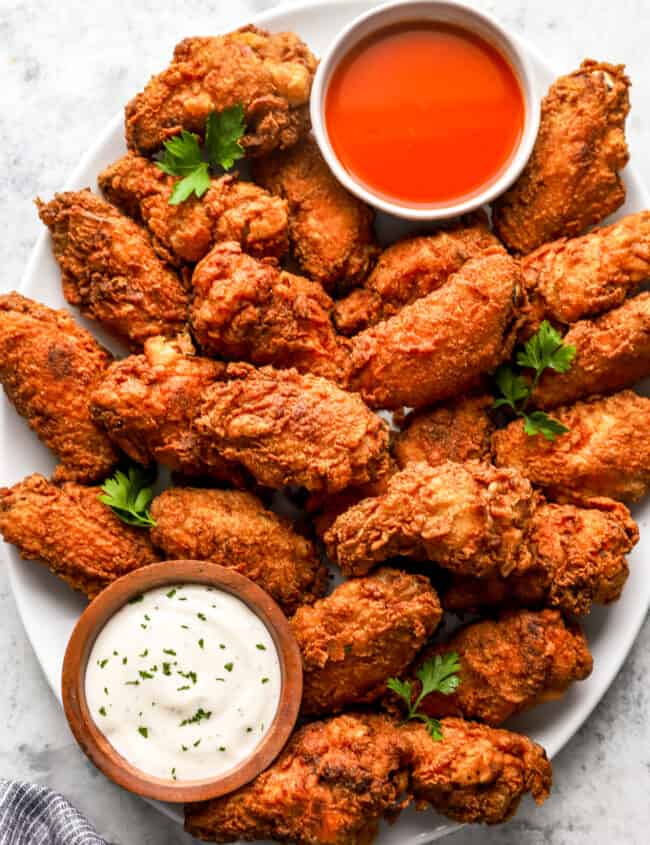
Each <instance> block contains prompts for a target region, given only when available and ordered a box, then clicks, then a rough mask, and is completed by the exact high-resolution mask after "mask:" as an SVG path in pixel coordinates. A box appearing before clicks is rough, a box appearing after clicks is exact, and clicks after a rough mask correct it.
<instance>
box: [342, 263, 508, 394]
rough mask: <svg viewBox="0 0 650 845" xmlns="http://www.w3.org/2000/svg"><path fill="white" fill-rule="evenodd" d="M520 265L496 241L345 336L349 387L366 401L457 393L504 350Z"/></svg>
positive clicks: (504, 356)
mask: <svg viewBox="0 0 650 845" xmlns="http://www.w3.org/2000/svg"><path fill="white" fill-rule="evenodd" d="M519 293H520V272H519V268H518V266H517V263H516V262H515V261H514V260H513V259H512V258H510V256H508V255H507V254H506V253H505V252H504V251H503V250H502V249H501V248H494V249H493V250H487V251H486V252H484V253H483V254H482V255H481V256H480V257H478V258H474V259H470V260H469V261H467V262H466V263H465V264H464V265H463V266H462V267H461V269H460V270H459V271H458V272H457V273H455V274H454V275H452V276H450V278H449V279H448V280H447V282H446V283H445V284H444V285H443V286H442V287H441V288H440V289H439V290H436V291H434V292H433V293H430V294H428V295H427V296H424V297H422V298H421V299H418V300H416V301H415V302H413V303H412V304H411V305H405V306H404V307H403V308H402V309H401V310H400V311H399V312H398V313H397V314H396V315H395V316H394V317H391V318H390V319H388V320H385V321H384V322H382V323H378V324H377V325H376V326H373V327H372V328H369V329H366V331H364V332H361V333H360V334H358V335H355V337H353V338H352V356H351V375H350V381H349V386H350V387H351V389H353V390H358V391H359V392H360V393H361V396H362V397H363V399H364V400H365V401H366V402H367V403H368V405H370V407H372V408H389V409H395V408H400V407H402V406H404V405H407V406H409V407H412V408H420V407H422V406H423V405H431V404H433V403H434V402H440V401H442V400H444V399H449V398H451V397H453V396H457V395H458V394H460V393H463V392H465V391H467V390H468V389H470V388H471V387H473V386H474V385H475V384H476V383H477V381H478V379H479V377H480V376H481V374H483V373H486V372H488V371H489V370H493V369H494V368H495V367H497V366H498V365H499V364H500V363H501V362H502V361H504V360H506V359H507V358H508V357H509V356H510V352H511V351H512V347H513V345H514V341H515V335H516V328H517V306H518V302H519Z"/></svg>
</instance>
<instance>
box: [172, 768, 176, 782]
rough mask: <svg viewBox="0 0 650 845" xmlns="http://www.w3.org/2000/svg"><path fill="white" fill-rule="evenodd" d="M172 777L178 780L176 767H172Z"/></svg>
mask: <svg viewBox="0 0 650 845" xmlns="http://www.w3.org/2000/svg"><path fill="white" fill-rule="evenodd" d="M172 779H173V780H176V767H174V768H173V769H172Z"/></svg>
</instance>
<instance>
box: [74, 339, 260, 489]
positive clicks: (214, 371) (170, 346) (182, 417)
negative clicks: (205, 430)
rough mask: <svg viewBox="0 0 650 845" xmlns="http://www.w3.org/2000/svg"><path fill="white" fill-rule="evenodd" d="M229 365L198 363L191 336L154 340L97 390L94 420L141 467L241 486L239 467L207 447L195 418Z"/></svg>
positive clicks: (119, 365)
mask: <svg viewBox="0 0 650 845" xmlns="http://www.w3.org/2000/svg"><path fill="white" fill-rule="evenodd" d="M224 375H225V365H224V364H223V363H221V362H219V361H211V360H210V359H208V358H200V357H198V356H196V355H195V354H194V347H193V346H192V342H191V340H190V339H189V337H187V336H180V337H178V338H176V339H175V340H167V339H165V338H162V337H155V338H150V339H149V340H148V341H147V342H146V343H145V347H144V353H143V354H142V355H130V356H129V357H128V358H125V359H123V360H122V361H116V362H115V363H114V364H113V365H112V366H111V367H110V368H109V369H108V371H107V372H106V374H105V376H104V377H103V379H102V380H101V382H99V384H97V385H96V386H95V389H94V391H93V393H92V397H91V413H92V416H93V419H94V420H95V421H96V422H97V423H99V424H100V425H101V426H102V427H103V428H104V429H105V430H106V431H107V432H108V434H109V436H110V437H111V439H112V440H113V441H114V442H115V443H117V444H118V445H119V447H120V448H121V449H123V450H124V451H125V452H126V454H127V455H128V456H129V457H130V458H132V459H133V460H134V461H137V462H138V463H140V464H145V465H147V464H152V463H155V462H159V463H161V464H163V465H164V466H167V467H169V468H170V469H172V470H174V471H176V472H179V473H181V474H183V475H185V476H188V477H190V478H191V477H196V476H202V475H205V476H212V477H213V478H216V479H218V480H222V481H224V480H225V481H231V482H233V483H235V484H238V485H239V484H241V483H242V482H243V480H244V473H243V472H242V469H241V467H239V466H238V465H237V464H234V463H231V462H230V461H227V460H226V459H225V458H223V457H222V456H221V455H220V454H218V453H217V451H216V450H215V449H214V448H213V447H212V445H211V444H210V443H209V442H207V441H204V440H203V439H202V438H201V436H200V435H199V433H198V431H197V430H196V429H195V427H194V418H195V417H196V415H197V412H198V408H199V406H200V403H201V401H202V398H203V394H204V392H205V391H206V390H207V388H208V387H209V386H210V385H211V384H213V383H214V382H215V381H218V380H219V379H221V378H223V377H224Z"/></svg>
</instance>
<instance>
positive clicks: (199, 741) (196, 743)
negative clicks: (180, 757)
mask: <svg viewBox="0 0 650 845" xmlns="http://www.w3.org/2000/svg"><path fill="white" fill-rule="evenodd" d="M200 744H201V740H200V739H197V741H196V742H195V743H193V745H194V747H195V748H198V747H199V745H200Z"/></svg>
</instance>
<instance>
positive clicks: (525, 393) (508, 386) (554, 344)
mask: <svg viewBox="0 0 650 845" xmlns="http://www.w3.org/2000/svg"><path fill="white" fill-rule="evenodd" d="M575 354H576V348H575V346H568V345H565V344H564V343H563V342H562V337H561V336H560V334H559V332H557V331H556V330H555V329H554V328H553V326H551V324H550V323H549V322H548V321H547V320H544V321H543V322H542V324H541V325H540V327H539V329H538V330H537V331H536V332H535V334H534V335H533V336H532V337H531V338H530V340H528V341H526V343H525V345H524V346H523V348H521V349H519V350H518V351H517V354H516V355H515V363H516V364H517V365H518V366H519V367H522V368H524V369H530V370H533V377H532V381H530V382H529V381H528V379H526V378H524V377H523V376H522V375H520V374H518V373H516V372H515V371H514V369H513V367H512V365H511V364H502V365H501V366H500V367H499V368H498V370H497V371H496V372H495V374H494V381H495V384H496V386H497V387H498V389H499V390H500V391H501V394H502V395H501V396H500V397H499V398H497V399H495V401H494V406H493V407H495V408H500V407H502V406H504V405H505V406H507V407H509V408H510V409H511V410H512V411H513V412H514V414H515V415H516V416H518V417H522V418H523V420H524V431H525V432H526V434H528V435H530V436H531V437H533V436H535V435H536V434H541V435H542V437H545V438H546V440H550V441H554V440H555V438H556V437H557V436H558V435H559V434H564V433H565V432H567V431H568V430H569V429H568V428H567V427H566V426H565V425H563V424H562V423H561V422H559V420H556V419H553V417H549V415H548V414H546V413H544V411H531V412H528V411H527V407H528V402H529V401H530V397H531V396H532V394H533V392H534V391H535V388H536V387H537V384H538V383H539V380H540V378H541V376H542V374H543V373H544V371H545V370H554V371H555V372H556V373H566V372H568V371H569V370H570V369H571V364H572V363H573V359H574V358H575Z"/></svg>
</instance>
